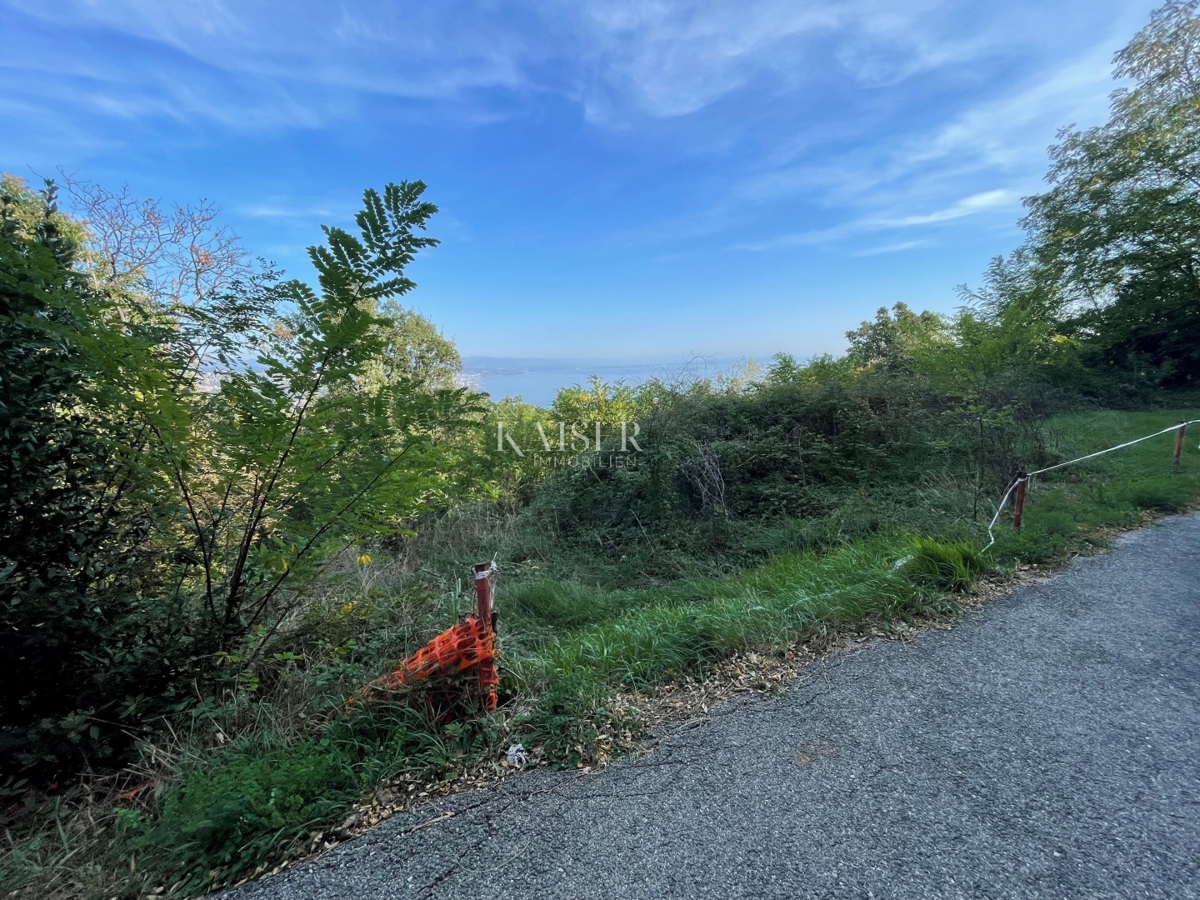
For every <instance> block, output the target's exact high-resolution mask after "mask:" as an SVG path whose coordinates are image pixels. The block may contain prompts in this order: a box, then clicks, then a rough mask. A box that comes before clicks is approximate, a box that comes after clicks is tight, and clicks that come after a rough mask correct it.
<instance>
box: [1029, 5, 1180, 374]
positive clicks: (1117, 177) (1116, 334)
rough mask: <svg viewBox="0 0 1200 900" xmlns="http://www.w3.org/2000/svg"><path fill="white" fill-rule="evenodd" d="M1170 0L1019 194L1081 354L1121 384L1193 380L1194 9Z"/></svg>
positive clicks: (1119, 56) (1122, 55) (1123, 53)
mask: <svg viewBox="0 0 1200 900" xmlns="http://www.w3.org/2000/svg"><path fill="white" fill-rule="evenodd" d="M1197 8H1198V3H1197V0H1186V2H1175V0H1173V2H1169V3H1167V4H1166V5H1164V6H1163V7H1161V8H1160V9H1158V10H1157V11H1155V12H1154V14H1153V15H1152V17H1151V21H1150V23H1149V25H1147V27H1146V28H1145V29H1143V30H1142V31H1141V32H1139V33H1138V35H1137V36H1136V37H1134V39H1133V40H1132V41H1131V42H1130V43H1129V44H1128V46H1126V47H1125V48H1124V49H1123V50H1121V51H1120V52H1119V53H1118V54H1117V56H1116V61H1115V62H1116V68H1115V75H1116V77H1118V78H1127V79H1130V80H1132V82H1133V84H1132V86H1131V87H1129V88H1121V89H1120V90H1117V91H1115V92H1114V93H1113V95H1112V105H1111V114H1110V117H1109V120H1108V122H1107V123H1106V124H1104V125H1102V126H1100V127H1096V128H1090V129H1087V130H1084V131H1080V130H1073V129H1069V130H1067V131H1064V132H1063V133H1062V135H1061V136H1060V137H1061V139H1060V142H1059V143H1058V144H1057V146H1055V147H1054V148H1053V150H1052V151H1051V157H1052V164H1051V168H1050V172H1049V174H1048V175H1047V181H1048V182H1049V185H1050V187H1049V190H1047V191H1046V192H1045V193H1043V194H1040V195H1038V196H1036V197H1032V198H1030V199H1029V200H1028V201H1027V203H1028V207H1029V215H1028V216H1027V218H1026V219H1025V222H1024V224H1025V226H1026V227H1027V229H1028V230H1029V233H1030V238H1031V243H1032V245H1033V247H1034V248H1035V249H1036V251H1037V254H1038V257H1039V261H1040V262H1041V263H1042V265H1043V266H1044V267H1045V269H1046V271H1047V273H1048V274H1049V275H1050V276H1051V277H1053V278H1054V279H1055V280H1056V281H1057V282H1058V284H1060V285H1061V286H1062V289H1063V290H1064V293H1065V296H1066V297H1067V299H1070V300H1072V301H1073V303H1074V309H1075V311H1076V314H1077V315H1076V318H1075V321H1074V323H1073V324H1074V326H1075V328H1076V330H1077V333H1078V335H1079V337H1080V338H1082V339H1083V340H1084V344H1085V358H1086V359H1087V360H1088V362H1089V363H1090V364H1091V365H1093V366H1095V367H1099V368H1101V369H1102V370H1108V371H1110V372H1111V373H1112V374H1113V375H1114V377H1116V378H1117V379H1118V380H1119V382H1120V383H1121V384H1123V385H1125V386H1126V387H1128V388H1130V389H1137V388H1139V387H1159V386H1163V387H1187V386H1194V385H1196V384H1200V282H1198V281H1197V277H1198V275H1200V273H1198V272H1197V266H1198V265H1200V62H1198V59H1200V17H1198V16H1197Z"/></svg>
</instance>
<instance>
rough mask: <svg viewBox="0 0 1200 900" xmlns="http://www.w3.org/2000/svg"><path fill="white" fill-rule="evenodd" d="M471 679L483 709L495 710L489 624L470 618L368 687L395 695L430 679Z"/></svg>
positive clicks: (492, 639) (492, 640) (493, 657)
mask: <svg viewBox="0 0 1200 900" xmlns="http://www.w3.org/2000/svg"><path fill="white" fill-rule="evenodd" d="M460 673H461V674H468V675H474V676H475V678H476V679H478V684H479V689H480V694H481V696H482V698H483V704H484V706H485V707H486V708H487V709H488V710H489V711H490V710H493V709H495V708H496V685H498V684H499V683H500V678H499V676H498V675H497V674H496V638H495V634H493V632H492V629H491V627H490V623H483V622H481V621H480V620H479V619H477V618H475V617H474V616H468V617H467V618H466V620H465V621H464V622H461V623H460V624H458V625H455V626H454V627H453V628H448V629H446V630H445V631H443V632H442V633H441V634H439V635H438V636H437V637H435V638H434V639H433V640H432V641H430V642H429V643H428V644H426V645H425V646H424V647H422V648H421V649H420V650H418V651H417V652H416V653H414V654H413V655H412V656H410V657H409V658H408V659H406V660H405V661H404V662H403V663H401V664H400V667H399V668H397V669H396V670H395V671H393V672H389V673H388V674H386V675H384V676H383V677H382V678H378V679H376V680H375V681H373V682H371V684H370V685H368V688H369V689H370V690H373V691H396V690H399V689H400V688H401V687H403V686H404V685H410V684H413V683H414V682H417V681H422V680H424V679H426V678H430V677H432V676H443V677H453V676H456V675H459V674H460Z"/></svg>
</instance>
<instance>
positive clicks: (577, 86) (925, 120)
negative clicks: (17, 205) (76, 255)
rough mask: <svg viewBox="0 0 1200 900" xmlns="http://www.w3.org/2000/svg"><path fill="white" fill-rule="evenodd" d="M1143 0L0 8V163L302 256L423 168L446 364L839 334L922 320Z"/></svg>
mask: <svg viewBox="0 0 1200 900" xmlns="http://www.w3.org/2000/svg"><path fill="white" fill-rule="evenodd" d="M1153 6H1154V4H1153V3H1144V2H1138V0H1132V2H1131V0H1124V2H1110V0H1087V2H1081V0H1042V2H995V0H992V2H934V0H907V2H873V0H868V2H856V0H849V2H836V3H827V2H803V0H792V2H770V0H762V2H755V0H741V2H738V3H734V2H730V0H727V2H723V3H704V2H696V3H666V2H625V3H617V2H593V0H574V2H550V0H544V2H540V3H533V4H519V3H505V2H483V3H469V2H451V0H444V2H437V3H419V4H418V3H404V2H365V0H361V2H341V3H337V2H324V3H311V2H304V0H295V2H290V3H279V2H274V3H268V2H257V0H237V2H213V0H189V2H187V3H184V2H175V3H167V2H162V3H153V2H144V0H96V2H81V0H57V2H55V3H46V2H45V0H28V2H27V0H0V33H2V34H3V36H4V40H3V50H2V51H0V54H2V56H0V117H2V118H0V121H3V123H4V127H3V131H2V132H0V168H3V169H4V170H6V171H10V172H13V173H15V174H18V175H24V176H26V177H32V176H33V174H34V173H37V174H53V173H54V170H55V168H56V167H59V166H61V167H64V168H65V169H66V170H68V171H70V172H73V173H76V174H78V175H80V176H82V177H85V178H88V179H91V180H94V181H100V182H103V183H105V184H108V185H110V186H116V185H119V184H120V183H122V182H128V183H129V185H130V186H131V187H132V189H133V190H134V191H135V192H136V193H139V194H144V195H146V196H154V197H159V198H162V199H163V200H166V201H178V202H187V201H189V200H192V199H195V198H197V197H207V198H210V199H213V200H215V201H217V202H218V203H219V204H220V205H221V206H222V207H223V208H224V210H225V216H226V219H227V220H228V221H229V222H230V223H232V225H233V226H234V228H235V229H236V230H237V232H238V233H239V234H240V235H241V236H242V238H243V239H244V240H245V242H246V244H247V245H248V246H249V247H250V249H251V250H253V251H254V252H255V253H258V254H261V255H265V256H268V257H271V258H273V259H275V260H276V261H277V262H279V263H280V264H282V265H283V266H284V267H285V268H287V269H288V270H289V272H290V273H292V274H297V275H305V274H306V271H305V268H306V267H305V263H304V261H303V248H304V246H305V245H306V244H308V243H312V242H313V241H315V240H318V239H319V230H318V226H319V225H320V224H321V223H333V224H347V223H348V222H349V221H350V217H351V216H352V214H353V212H354V211H355V209H357V200H358V198H359V196H360V195H361V192H362V189H363V188H365V187H367V186H379V185H382V184H383V183H385V182H387V181H389V180H400V179H406V178H407V179H415V178H420V179H423V180H424V181H425V182H427V183H428V185H429V192H428V196H429V197H430V199H432V200H433V201H434V202H435V203H437V204H438V205H439V206H440V207H441V210H442V211H441V213H440V214H439V215H438V216H437V218H436V219H435V220H434V223H433V227H432V229H431V231H432V233H433V234H434V235H435V236H436V237H439V238H440V239H441V240H442V241H443V243H442V245H441V246H440V247H439V248H437V249H436V250H433V251H431V252H429V253H428V255H427V256H426V257H425V258H422V259H420V260H418V262H417V263H416V264H415V265H414V267H413V268H412V270H411V274H412V275H413V277H414V278H415V279H416V280H417V281H418V283H419V288H418V290H417V291H416V292H415V293H414V294H413V295H411V303H412V305H413V306H414V307H416V308H417V309H419V310H420V311H421V312H423V313H424V314H425V315H427V316H429V317H430V318H432V319H433V320H434V321H435V322H437V323H438V324H439V325H440V326H441V327H442V328H443V329H444V331H445V332H446V334H447V335H448V336H450V337H452V338H453V339H455V340H456V342H457V343H458V345H459V347H460V349H461V351H462V352H463V353H464V354H465V355H467V356H490V357H537V358H571V359H579V358H586V359H589V360H597V359H598V360H629V361H640V362H664V363H671V362H677V361H679V360H682V359H686V358H688V357H690V356H692V355H721V356H723V357H737V356H742V355H745V356H750V357H766V356H769V355H770V354H772V353H775V352H777V351H786V352H790V353H793V354H795V355H797V356H801V357H804V356H808V355H810V354H813V353H819V352H826V351H832V352H838V351H840V350H841V349H842V348H843V347H844V344H845V340H844V334H843V333H844V332H845V331H846V330H847V329H848V328H851V327H854V326H855V325H857V323H858V322H859V321H860V320H861V319H863V318H866V317H869V316H870V315H872V313H873V311H874V310H875V309H876V308H877V307H878V306H880V305H885V304H891V303H894V302H896V301H900V300H902V301H905V302H907V303H909V304H911V305H914V306H917V307H925V308H931V309H936V310H942V311H946V310H950V309H952V308H953V307H954V306H955V304H956V298H955V294H954V287H955V285H957V284H960V283H962V282H977V281H978V279H979V275H980V273H981V272H982V271H983V269H984V267H985V266H986V264H987V261H988V259H989V258H990V257H991V256H993V255H995V254H997V253H1002V252H1005V251H1007V250H1010V249H1011V248H1013V247H1014V246H1016V245H1017V243H1019V241H1020V232H1019V230H1018V229H1017V227H1016V224H1015V223H1016V220H1017V219H1018V218H1019V216H1020V213H1021V206H1020V198H1021V197H1022V196H1023V195H1027V194H1029V193H1031V192H1034V191H1036V190H1038V188H1039V184H1040V179H1041V177H1042V175H1043V173H1044V171H1045V168H1046V148H1047V146H1048V145H1049V144H1050V143H1051V142H1052V141H1053V139H1054V134H1055V132H1056V130H1057V129H1058V128H1059V127H1061V126H1063V125H1067V124H1070V123H1077V124H1079V125H1091V124H1098V123H1100V122H1102V121H1103V120H1104V118H1105V115H1106V110H1107V102H1108V100H1107V98H1108V94H1109V92H1110V91H1111V90H1112V88H1113V84H1112V82H1111V80H1110V72H1111V59H1112V55H1113V53H1114V52H1115V51H1116V50H1118V49H1119V48H1120V47H1121V46H1122V45H1123V44H1124V43H1125V42H1126V41H1128V39H1129V38H1130V37H1131V36H1132V35H1133V34H1134V32H1136V31H1137V30H1138V29H1139V28H1141V27H1142V25H1143V24H1144V23H1145V21H1146V20H1147V19H1148V16H1149V12H1150V10H1151V9H1152V8H1153Z"/></svg>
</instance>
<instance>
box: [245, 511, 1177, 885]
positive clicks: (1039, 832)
mask: <svg viewBox="0 0 1200 900" xmlns="http://www.w3.org/2000/svg"><path fill="white" fill-rule="evenodd" d="M1198 691H1200V517H1197V516H1181V517H1175V518H1172V519H1168V520H1166V521H1164V522H1163V523H1162V524H1160V525H1158V526H1155V527H1151V528H1146V529H1143V530H1141V531H1138V532H1135V533H1132V534H1129V535H1127V536H1125V537H1124V538H1122V539H1121V541H1120V542H1119V544H1118V546H1117V548H1116V549H1115V550H1114V551H1113V552H1112V553H1109V554H1106V555H1103V556H1099V557H1096V558H1092V559H1084V560H1078V561H1076V562H1075V563H1074V564H1073V565H1072V566H1071V567H1070V569H1069V570H1068V571H1066V572H1065V573H1064V574H1062V575H1060V576H1059V577H1057V578H1055V579H1053V580H1052V581H1049V582H1047V583H1044V584H1039V585H1033V586H1028V587H1023V588H1020V589H1018V590H1017V591H1015V592H1014V593H1012V594H1010V595H1007V596H1004V597H1001V598H999V599H997V600H995V601H993V602H992V603H991V604H989V605H988V606H986V607H985V608H983V609H981V610H976V611H974V612H971V613H968V614H967V615H966V616H965V618H964V619H963V621H962V622H961V623H959V624H958V625H957V626H956V627H955V628H954V629H953V630H951V631H937V630H928V631H925V632H923V633H921V634H920V635H919V636H918V637H917V638H916V639H915V640H913V641H911V642H908V643H901V642H894V641H893V642H879V643H875V644H872V645H870V646H868V647H867V648H866V649H864V650H862V651H860V652H857V653H854V654H844V655H841V656H839V657H836V658H831V659H829V660H826V661H825V662H823V663H820V664H817V665H816V666H815V667H813V668H811V669H810V670H808V673H807V675H806V676H805V677H803V678H801V679H799V680H798V681H797V682H795V683H794V684H793V685H792V686H791V687H790V689H789V690H788V692H787V695H786V696H785V697H783V698H782V699H774V700H771V699H759V698H756V697H742V698H739V699H736V700H734V701H732V702H730V703H729V704H727V705H725V706H724V707H722V708H720V709H719V710H717V711H716V714H714V715H713V716H712V717H711V719H709V720H706V721H705V722H703V723H700V724H699V725H697V726H694V727H690V728H679V729H676V730H674V731H673V732H669V733H666V734H663V735H662V736H661V740H660V742H659V745H658V747H657V749H655V750H654V751H653V752H651V753H648V754H646V755H644V756H642V757H641V758H639V759H636V760H632V761H630V762H627V763H622V764H618V765H616V766H614V767H612V768H610V769H608V770H606V771H604V772H600V773H598V774H594V775H590V776H588V777H586V778H580V777H578V776H577V775H576V773H573V772H545V771H539V772H535V773H530V774H528V775H521V776H518V777H514V778H510V779H508V780H507V781H505V782H504V783H502V784H501V785H499V786H497V787H496V788H494V789H491V790H487V791H482V792H476V793H468V794H460V795H457V796H454V797H449V798H446V799H444V800H441V801H438V802H436V803H434V804H431V805H429V806H426V807H423V808H421V809H419V810H417V811H414V812H412V813H408V814H404V815H399V816H396V817H394V818H392V819H390V820H388V821H387V822H384V823H383V824H381V825H379V826H378V827H376V828H375V829H374V830H372V831H371V832H369V833H368V834H365V835H363V836H362V837H359V838H357V839H355V840H353V841H351V842H349V843H347V844H344V845H342V846H340V847H337V848H335V849H334V850H332V851H330V852H328V853H326V854H325V855H323V856H321V857H318V858H315V859H312V860H309V861H307V862H304V863H301V864H299V865H297V866H296V867H295V868H293V869H290V870H288V871H285V872H284V873H282V874H280V875H278V876H276V877H273V878H268V879H265V880H263V881H261V882H259V883H257V884H254V885H248V886H246V887H244V888H242V889H241V890H238V891H235V892H233V893H231V894H229V895H227V897H228V900H318V898H320V900H326V898H328V900H401V898H450V897H454V898H520V900H529V898H538V900H543V898H545V900H551V898H626V897H629V898H651V897H672V898H686V900H698V898H708V897H712V898H735V897H736V898H742V897H744V898H776V897H778V898H788V900H793V898H801V897H814V898H831V897H835V898H836V897H847V898H849V897H853V898H893V897H894V898H904V900H912V898H926V897H927V898H936V900H951V898H989V900H994V898H1005V897H1012V898H1022V900H1033V898H1047V900H1063V898H1076V897H1079V898H1084V897H1086V898H1093V897H1095V898H1099V897H1163V898H1171V900H1182V898H1188V897H1196V896H1198V895H1200V700H1198ZM449 812H456V813H457V815H453V816H448V817H446V814H447V813H449ZM439 817H445V818H440V819H439ZM435 819H437V820H438V821H436V822H435V821H434V820H435ZM422 823H432V824H428V825H427V826H425V827H418V826H421V825H422ZM414 828H415V829H416V830H414Z"/></svg>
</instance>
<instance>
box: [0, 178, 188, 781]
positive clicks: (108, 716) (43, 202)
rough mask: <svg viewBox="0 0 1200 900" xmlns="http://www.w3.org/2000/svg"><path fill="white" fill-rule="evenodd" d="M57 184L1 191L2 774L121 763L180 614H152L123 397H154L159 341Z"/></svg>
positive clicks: (170, 678) (183, 638) (147, 539)
mask: <svg viewBox="0 0 1200 900" xmlns="http://www.w3.org/2000/svg"><path fill="white" fill-rule="evenodd" d="M82 235H83V230H82V228H81V227H80V226H79V225H78V223H76V222H73V221H71V220H70V219H68V218H66V217H64V216H62V215H61V214H60V213H59V212H58V210H57V207H56V204H55V193H54V190H53V188H52V187H50V188H49V189H48V190H47V191H45V192H43V193H42V194H40V195H38V194H34V193H32V192H30V191H29V190H27V189H26V188H25V187H24V185H23V184H22V183H21V182H19V181H17V180H16V179H11V178H8V179H5V181H4V183H3V185H2V186H0V653H2V654H3V657H4V659H5V660H6V661H8V663H9V671H8V674H7V675H6V677H5V679H4V686H3V690H0V715H2V717H3V720H4V724H5V726H6V727H5V729H4V731H3V732H2V733H0V765H3V766H4V768H6V769H9V770H12V769H20V770H25V771H30V772H40V773H43V774H53V773H54V772H55V771H56V770H57V769H58V768H59V767H61V766H68V767H71V766H78V765H80V764H82V763H83V762H84V761H86V760H97V761H102V760H104V759H106V758H111V757H112V756H113V755H114V754H116V753H119V752H120V751H121V750H122V749H123V748H124V747H127V746H128V743H129V732H131V731H136V729H137V725H138V719H139V717H140V716H141V715H142V714H145V713H147V712H148V711H158V712H161V711H163V710H165V709H167V708H169V707H170V704H171V703H172V702H174V700H176V699H177V696H176V693H175V688H176V687H179V686H181V683H180V679H179V678H178V675H179V670H180V668H181V667H186V662H185V661H186V660H187V659H188V658H189V657H191V656H192V654H191V653H190V652H189V648H188V631H187V625H188V623H187V619H186V616H180V615H175V614H172V612H173V611H170V610H167V609H166V608H165V607H164V606H162V605H161V604H158V603H156V602H155V598H156V591H157V589H158V587H159V574H160V573H159V571H158V570H157V567H156V563H157V552H156V548H155V545H154V538H155V535H154V527H153V526H154V520H155V516H154V515H153V508H154V506H155V500H154V498H153V496H152V493H151V488H152V484H153V476H152V473H150V472H148V471H147V470H146V469H145V468H144V467H142V466H141V465H139V463H140V460H139V459H138V450H137V448H138V447H139V446H142V447H144V446H145V434H144V432H143V430H141V429H139V428H138V427H137V425H136V424H135V423H134V422H133V420H132V419H131V417H130V416H129V415H128V413H129V406H128V403H127V401H126V398H127V397H129V396H131V395H134V394H139V395H141V396H149V395H155V394H161V393H162V389H163V387H164V386H165V385H166V384H167V381H168V378H169V366H168V364H167V363H166V361H164V360H163V359H162V358H161V357H160V355H159V354H158V353H157V352H156V349H155V344H154V339H155V336H156V335H155V332H154V330H153V329H149V328H146V327H133V326H122V327H119V328H114V327H109V325H108V324H107V323H109V322H113V321H120V316H119V312H120V306H119V304H117V303H115V302H114V301H113V298H112V297H111V296H110V295H108V294H106V293H103V292H100V291H97V290H95V289H94V288H93V287H92V286H91V284H90V283H89V280H88V279H87V277H86V275H85V274H84V273H83V272H82V271H81V270H80V269H79V268H78V267H77V261H78V259H79V255H80V254H79V251H80V248H79V243H78V239H79V238H80V237H81V236H82Z"/></svg>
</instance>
